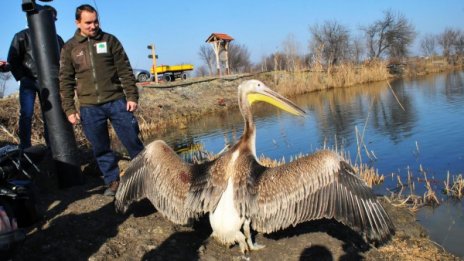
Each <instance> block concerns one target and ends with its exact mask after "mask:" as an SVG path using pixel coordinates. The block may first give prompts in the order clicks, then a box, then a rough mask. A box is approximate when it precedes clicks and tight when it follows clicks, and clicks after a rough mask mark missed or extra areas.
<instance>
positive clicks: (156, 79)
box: [147, 44, 158, 84]
mask: <svg viewBox="0 0 464 261" xmlns="http://www.w3.org/2000/svg"><path fill="white" fill-rule="evenodd" d="M147 48H148V49H151V54H150V55H148V58H152V60H153V66H152V70H153V75H154V77H155V83H156V84H158V72H156V59H158V55H156V52H155V44H151V45H149V46H147Z"/></svg>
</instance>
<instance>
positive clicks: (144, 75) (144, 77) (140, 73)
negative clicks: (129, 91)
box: [132, 69, 151, 82]
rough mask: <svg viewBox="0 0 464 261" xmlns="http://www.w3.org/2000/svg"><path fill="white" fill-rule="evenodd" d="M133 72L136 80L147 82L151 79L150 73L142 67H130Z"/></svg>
mask: <svg viewBox="0 0 464 261" xmlns="http://www.w3.org/2000/svg"><path fill="white" fill-rule="evenodd" d="M132 71H133V72H134V76H135V79H136V80H137V81H138V82H148V81H151V73H150V72H149V71H147V70H144V69H132Z"/></svg>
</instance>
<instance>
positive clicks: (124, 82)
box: [60, 5, 144, 196]
mask: <svg viewBox="0 0 464 261" xmlns="http://www.w3.org/2000/svg"><path fill="white" fill-rule="evenodd" d="M76 25H77V27H78V29H77V30H76V32H75V34H74V36H73V37H72V38H71V39H70V40H68V41H67V42H66V43H65V45H64V47H63V49H62V52H61V58H60V92H61V97H62V107H63V110H64V111H65V113H66V116H67V117H68V120H69V122H71V124H73V125H75V124H77V123H78V122H79V121H80V122H81V124H82V128H83V130H84V134H85V136H86V137H87V139H88V140H89V142H90V143H91V144H92V149H93V154H94V156H95V158H96V160H97V163H98V166H99V168H100V171H101V172H102V174H103V179H104V181H105V184H106V185H107V186H108V188H107V189H106V190H105V192H104V195H106V196H114V195H115V193H116V190H117V188H118V186H119V167H118V164H117V163H118V159H117V157H116V155H115V154H114V152H113V151H112V150H111V144H110V137H109V133H108V120H109V121H110V122H111V124H112V126H113V129H114V130H115V132H116V134H117V136H118V138H119V140H120V141H121V142H122V144H123V145H124V147H125V148H126V149H127V151H128V153H129V156H130V157H131V158H134V157H135V156H136V155H137V154H138V153H139V152H140V151H142V150H143V148H144V145H143V143H142V141H141V140H140V138H139V125H138V123H137V119H136V118H135V116H134V114H133V113H134V111H135V110H136V109H137V102H138V98H139V96H138V89H137V86H136V85H135V83H136V81H135V77H134V75H133V73H132V67H131V66H130V63H129V59H128V57H127V55H126V52H125V51H124V48H123V47H122V44H121V43H120V42H119V40H118V39H117V38H116V37H115V36H114V35H112V34H109V33H106V32H103V31H102V30H101V29H100V25H99V21H98V14H97V11H96V10H95V9H94V8H93V7H92V6H90V5H81V6H79V7H77V8H76ZM75 93H76V94H77V98H78V100H79V105H80V108H79V113H78V110H77V108H76V105H75V101H74V96H75Z"/></svg>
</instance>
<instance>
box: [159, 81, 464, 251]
mask: <svg viewBox="0 0 464 261" xmlns="http://www.w3.org/2000/svg"><path fill="white" fill-rule="evenodd" d="M291 100H293V101H295V102H296V104H298V105H299V106H301V107H302V108H303V109H304V110H305V111H306V112H307V115H306V116H305V117H295V116H293V115H289V114H287V113H285V112H282V111H278V110H277V109H274V108H273V107H271V106H269V105H267V104H257V105H256V106H254V108H253V111H254V115H255V121H256V126H257V140H256V149H257V155H258V156H261V155H264V156H266V157H269V158H272V159H282V158H284V159H285V160H286V161H287V162H288V161H289V160H290V159H291V158H292V157H293V156H296V155H299V154H308V153H312V152H314V151H315V150H317V149H320V148H322V147H328V148H332V149H336V150H339V151H343V152H344V153H346V155H347V157H349V158H350V159H351V161H352V162H353V163H361V162H362V163H365V164H368V165H369V166H372V167H373V168H375V169H377V170H378V172H379V173H380V174H383V175H385V177H386V179H385V182H384V183H382V184H381V185H379V186H376V187H375V188H374V189H375V191H376V192H377V193H381V194H385V195H389V193H390V192H389V191H391V190H392V189H393V188H395V187H396V186H397V185H398V179H397V177H396V176H397V175H398V176H400V177H401V180H402V181H403V182H405V181H406V179H407V176H408V173H409V175H412V176H413V177H414V180H415V193H416V194H417V195H423V194H424V192H425V183H424V182H421V180H424V179H425V178H427V180H429V181H430V182H431V184H432V186H433V189H434V191H435V192H436V194H437V196H438V198H439V199H440V201H442V204H441V205H440V206H439V207H435V208H432V207H424V208H421V209H420V210H419V211H418V213H417V219H418V221H419V222H420V223H421V224H422V225H423V226H424V227H425V228H426V229H427V231H428V232H429V235H430V237H431V239H432V240H434V241H435V242H437V243H438V244H440V245H442V246H443V247H445V249H447V250H448V251H449V252H451V253H454V254H456V255H457V256H460V257H463V258H464V248H462V241H460V240H462V237H463V236H464V212H463V209H464V204H463V200H461V201H455V200H450V199H448V198H447V197H446V196H445V195H444V194H443V193H442V192H441V191H442V189H443V184H444V181H445V180H446V177H447V174H448V173H449V174H450V176H457V175H459V174H462V175H464V128H463V124H464V73H463V72H453V73H447V74H438V75H430V76H424V77H422V78H420V79H414V80H404V79H401V80H395V81H393V82H390V83H387V82H381V83H373V84H368V85H362V86H355V87H350V88H342V89H336V90H329V91H321V92H315V93H310V94H304V95H299V96H298V97H292V98H291ZM242 130H243V119H242V117H241V115H240V112H239V111H238V109H237V110H235V111H229V112H227V113H222V114H220V115H214V116H212V115H208V117H204V118H203V119H199V120H196V121H194V122H191V123H190V124H189V125H188V127H187V128H186V129H182V130H176V131H172V130H171V131H170V132H167V133H160V134H158V136H157V137H153V139H155V138H157V139H158V138H161V139H164V140H166V141H167V142H168V143H169V144H170V145H171V146H173V147H175V148H176V149H178V150H182V149H184V151H188V150H189V149H191V148H194V149H193V150H195V149H202V150H206V151H209V152H213V153H217V152H219V151H220V150H221V149H222V148H224V146H225V144H231V143H234V142H236V141H237V140H238V138H239V137H240V134H241V132H242ZM190 155H191V154H190ZM392 173H393V174H392Z"/></svg>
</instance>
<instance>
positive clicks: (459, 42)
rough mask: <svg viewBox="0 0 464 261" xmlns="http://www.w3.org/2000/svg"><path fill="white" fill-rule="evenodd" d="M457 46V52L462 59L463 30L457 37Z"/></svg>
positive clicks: (463, 53) (463, 50) (463, 49)
mask: <svg viewBox="0 0 464 261" xmlns="http://www.w3.org/2000/svg"><path fill="white" fill-rule="evenodd" d="M455 48H456V54H457V55H458V56H459V57H461V59H462V58H463V56H464V32H463V31H459V34H458V37H457V38H456V43H455Z"/></svg>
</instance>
